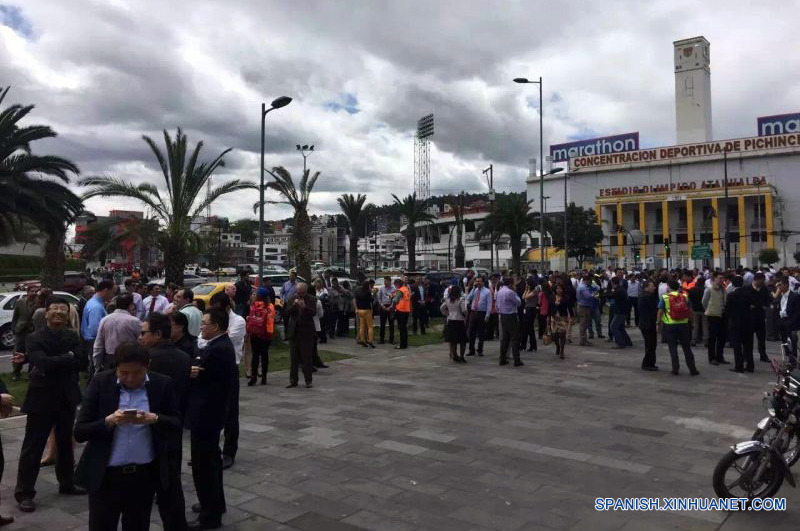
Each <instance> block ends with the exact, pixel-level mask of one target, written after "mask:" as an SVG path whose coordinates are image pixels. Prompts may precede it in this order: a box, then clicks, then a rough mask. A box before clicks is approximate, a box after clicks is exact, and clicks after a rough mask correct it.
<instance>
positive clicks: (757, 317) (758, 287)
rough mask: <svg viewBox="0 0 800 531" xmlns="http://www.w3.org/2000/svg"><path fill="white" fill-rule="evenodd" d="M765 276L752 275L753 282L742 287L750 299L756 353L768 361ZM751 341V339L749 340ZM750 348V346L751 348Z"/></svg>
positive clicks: (767, 306) (767, 300) (767, 302)
mask: <svg viewBox="0 0 800 531" xmlns="http://www.w3.org/2000/svg"><path fill="white" fill-rule="evenodd" d="M765 279H766V277H765V276H764V273H756V274H755V275H753V282H752V283H751V284H750V285H749V286H745V287H744V288H742V289H743V290H744V291H745V292H746V293H747V296H748V298H749V299H750V307H751V308H752V310H751V316H750V319H751V321H752V328H753V332H754V333H755V335H756V339H757V340H758V355H759V358H760V359H761V361H767V362H768V361H769V357H767V328H766V321H767V311H769V307H770V302H771V298H770V295H769V290H768V289H767V286H765V282H766V280H765ZM751 342H752V340H751ZM751 350H752V348H751Z"/></svg>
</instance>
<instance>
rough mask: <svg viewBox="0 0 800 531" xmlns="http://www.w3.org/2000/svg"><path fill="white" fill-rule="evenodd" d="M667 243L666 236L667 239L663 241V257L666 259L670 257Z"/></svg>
mask: <svg viewBox="0 0 800 531" xmlns="http://www.w3.org/2000/svg"><path fill="white" fill-rule="evenodd" d="M669 243H670V242H669V236H667V239H666V240H664V256H665V257H667V258H669V257H670V250H669Z"/></svg>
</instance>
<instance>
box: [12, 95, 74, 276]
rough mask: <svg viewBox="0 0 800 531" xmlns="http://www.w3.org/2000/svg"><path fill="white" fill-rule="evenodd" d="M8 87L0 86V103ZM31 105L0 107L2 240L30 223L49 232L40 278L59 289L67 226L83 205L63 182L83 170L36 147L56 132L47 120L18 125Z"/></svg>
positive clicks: (66, 181) (62, 270)
mask: <svg viewBox="0 0 800 531" xmlns="http://www.w3.org/2000/svg"><path fill="white" fill-rule="evenodd" d="M8 90H9V88H6V89H5V90H0V104H2V102H3V100H4V99H5V97H6V95H7V94H8ZM33 108H34V106H33V105H27V106H22V105H18V104H14V105H10V106H9V107H8V108H7V109H4V110H2V111H0V241H5V242H9V241H10V240H12V239H13V238H14V235H15V234H19V233H20V231H21V230H24V227H25V225H26V224H28V223H29V224H32V225H33V226H34V227H36V229H38V230H39V231H41V233H42V234H43V235H44V236H45V245H44V260H43V266H42V283H43V284H44V285H46V286H48V287H50V288H53V289H60V288H61V287H62V286H63V285H64V263H65V257H64V240H65V237H66V232H67V227H68V226H69V225H70V224H71V223H72V222H74V221H75V219H76V218H77V217H78V214H79V213H80V212H81V211H82V210H83V202H82V201H81V199H80V198H79V197H78V196H77V195H75V194H74V193H72V192H71V191H70V190H69V189H68V188H67V187H66V186H64V184H67V183H69V175H70V174H75V175H77V174H78V173H79V170H78V167H77V166H76V165H75V164H73V163H72V162H70V161H69V160H66V159H63V158H61V157H56V156H52V155H36V154H34V153H33V151H32V150H31V144H32V143H33V142H35V141H37V140H43V139H46V138H54V137H55V136H56V133H55V131H53V130H52V129H50V128H49V127H47V126H45V125H26V126H22V127H20V126H19V122H20V121H22V120H23V119H24V118H25V117H26V116H27V115H28V114H30V112H31V111H32V110H33ZM51 177H52V178H55V179H56V180H50V179H49V178H51Z"/></svg>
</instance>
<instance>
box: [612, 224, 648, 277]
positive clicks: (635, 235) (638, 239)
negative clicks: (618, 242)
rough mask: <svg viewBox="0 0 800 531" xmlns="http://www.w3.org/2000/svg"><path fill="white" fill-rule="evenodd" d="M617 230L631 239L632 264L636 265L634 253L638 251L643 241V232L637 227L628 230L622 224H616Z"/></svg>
mask: <svg viewBox="0 0 800 531" xmlns="http://www.w3.org/2000/svg"><path fill="white" fill-rule="evenodd" d="M617 232H620V233H622V234H627V235H628V238H630V240H631V252H632V253H633V265H634V267H636V266H638V265H639V264H638V263H637V260H636V255H637V254H638V253H639V246H640V245H641V244H642V242H643V241H644V233H643V232H642V231H640V230H639V229H633V230H628V229H626V228H625V226H624V225H617Z"/></svg>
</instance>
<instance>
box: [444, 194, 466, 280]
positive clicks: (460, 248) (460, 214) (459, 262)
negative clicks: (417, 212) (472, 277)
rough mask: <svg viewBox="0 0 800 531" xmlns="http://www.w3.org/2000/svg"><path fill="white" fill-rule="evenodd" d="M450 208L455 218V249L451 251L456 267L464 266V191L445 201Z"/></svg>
mask: <svg viewBox="0 0 800 531" xmlns="http://www.w3.org/2000/svg"><path fill="white" fill-rule="evenodd" d="M447 204H448V205H450V208H451V209H452V210H453V216H454V217H455V220H456V249H455V252H454V253H453V256H454V258H455V265H456V267H464V260H465V258H466V251H465V250H464V242H463V240H462V235H463V233H464V208H465V207H464V192H461V193H460V194H458V195H457V196H456V197H454V198H450V200H448V201H447Z"/></svg>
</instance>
